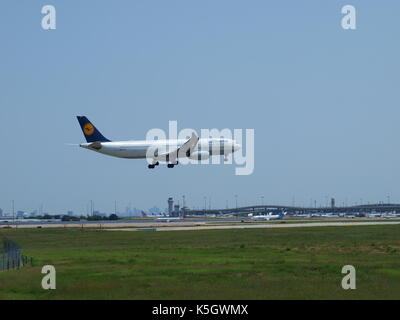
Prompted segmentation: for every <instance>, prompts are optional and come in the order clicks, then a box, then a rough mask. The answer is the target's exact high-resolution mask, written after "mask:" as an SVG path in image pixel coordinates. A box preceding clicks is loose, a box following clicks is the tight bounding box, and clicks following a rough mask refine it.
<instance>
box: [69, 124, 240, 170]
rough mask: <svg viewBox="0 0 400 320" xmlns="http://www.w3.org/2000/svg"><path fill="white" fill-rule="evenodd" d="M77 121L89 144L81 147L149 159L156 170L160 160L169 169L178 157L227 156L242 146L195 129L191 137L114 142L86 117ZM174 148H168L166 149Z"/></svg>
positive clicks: (149, 166) (107, 153)
mask: <svg viewBox="0 0 400 320" xmlns="http://www.w3.org/2000/svg"><path fill="white" fill-rule="evenodd" d="M77 119H78V122H79V124H80V126H81V129H82V131H83V135H84V136H85V138H86V142H87V143H81V144H80V145H79V146H80V147H82V148H85V149H88V150H92V151H95V152H99V153H102V154H105V155H109V156H113V157H117V158H125V159H146V158H150V159H151V161H152V163H151V164H149V165H148V168H149V169H154V168H155V167H156V166H158V165H159V164H160V162H165V163H167V167H168V168H173V167H174V166H175V165H177V164H178V163H179V162H178V159H179V158H189V159H193V160H207V159H208V158H209V157H210V155H211V156H213V155H223V156H224V160H225V161H227V160H228V158H227V157H228V155H229V154H231V153H234V152H236V151H237V150H239V149H240V145H239V144H238V143H236V141H235V140H232V139H222V138H210V139H200V138H199V137H198V136H197V135H196V133H195V132H193V133H192V136H191V138H190V139H186V140H185V139H168V140H135V141H111V140H109V139H107V138H106V137H104V136H103V135H102V134H101V133H100V131H99V130H97V128H96V127H95V126H94V125H93V124H92V123H91V122H90V121H89V119H88V118H86V117H85V116H77ZM168 147H169V148H170V149H172V150H169V151H167V148H168Z"/></svg>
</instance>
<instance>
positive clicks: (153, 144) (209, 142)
mask: <svg viewBox="0 0 400 320" xmlns="http://www.w3.org/2000/svg"><path fill="white" fill-rule="evenodd" d="M186 141H187V140H184V139H179V140H172V139H171V140H140V141H139V140H138V141H113V142H95V143H82V144H80V146H81V147H82V148H85V149H89V150H93V151H96V152H99V153H102V154H106V155H109V156H113V157H118V158H126V159H143V158H147V157H148V155H149V154H152V153H154V150H157V151H158V154H162V153H165V152H168V151H169V150H174V149H176V147H181V146H182V145H183V144H184V143H185V142H186ZM239 148H240V146H239V145H238V144H237V143H236V142H235V141H234V140H232V139H214V138H213V139H200V140H199V141H198V143H197V144H196V146H195V147H194V149H193V150H192V151H191V152H192V153H194V152H200V151H201V152H208V153H209V154H210V156H212V155H224V156H227V155H228V154H230V153H233V152H235V151H237V150H238V149H239ZM149 150H152V152H149Z"/></svg>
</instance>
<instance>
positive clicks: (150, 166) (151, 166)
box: [147, 161, 160, 169]
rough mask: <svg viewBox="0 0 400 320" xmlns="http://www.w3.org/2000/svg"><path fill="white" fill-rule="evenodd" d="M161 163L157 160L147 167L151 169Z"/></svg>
mask: <svg viewBox="0 0 400 320" xmlns="http://www.w3.org/2000/svg"><path fill="white" fill-rule="evenodd" d="M159 164H160V163H159V162H158V161H157V162H155V163H153V164H149V165H148V166H147V168H149V169H154V168H155V167H156V166H158V165H159Z"/></svg>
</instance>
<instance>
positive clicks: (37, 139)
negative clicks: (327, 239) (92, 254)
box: [0, 0, 400, 213]
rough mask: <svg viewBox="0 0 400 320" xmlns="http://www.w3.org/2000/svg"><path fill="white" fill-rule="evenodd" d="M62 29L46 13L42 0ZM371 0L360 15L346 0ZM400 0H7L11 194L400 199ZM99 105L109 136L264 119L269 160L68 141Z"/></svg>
mask: <svg viewBox="0 0 400 320" xmlns="http://www.w3.org/2000/svg"><path fill="white" fill-rule="evenodd" d="M47 4H51V5H54V6H55V7H56V10H57V29H56V30H51V31H44V30H42V28H41V18H42V14H41V8H42V6H44V5H47ZM346 4H351V5H354V6H355V7H356V9H357V30H352V31H345V30H343V29H342V28H341V24H340V21H341V17H342V14H341V8H342V6H344V5H346ZM399 14H400V3H399V2H398V1H383V2H378V1H366V0H363V1H355V0H353V1H352V0H348V1H318V0H306V1H294V0H292V1H285V0H284V1H261V0H260V1H237V0H234V1H232V0H229V1H228V0H219V1H207V0H206V1H194V0H190V1H183V0H180V1H173V0H172V1H161V0H159V1H128V0H126V1H123V0H120V1H101V0H100V1H99V0H96V1H94V0H91V1H89V0H86V1H77V0H68V1H66V0H64V1H53V0H47V1H30V0H18V1H11V0H3V1H2V3H1V10H0V15H1V17H0V39H1V50H0V61H1V62H0V63H1V64H0V66H1V69H0V86H1V94H0V121H1V122H0V136H1V140H2V144H1V146H2V147H1V153H0V164H1V169H0V174H1V178H0V194H1V197H0V208H3V209H5V210H6V211H9V210H10V207H11V200H12V199H15V202H16V208H17V209H22V210H32V209H35V208H38V207H39V205H40V204H41V203H43V204H44V210H45V211H50V212H57V213H65V212H66V211H67V210H74V211H76V212H84V210H85V208H86V205H87V203H88V201H90V200H91V199H92V200H93V201H94V202H95V209H100V210H102V211H111V210H113V207H114V200H117V201H118V205H119V209H120V210H122V209H124V207H125V206H126V205H127V204H128V203H131V204H132V206H135V207H139V208H149V207H152V206H153V205H157V206H159V207H161V208H165V207H166V204H167V203H166V201H167V198H168V197H169V196H172V197H175V198H179V199H181V197H182V195H186V199H187V203H188V204H189V205H190V206H199V207H202V206H203V203H204V200H203V197H204V196H207V197H210V196H211V199H212V206H213V207H225V206H226V201H227V200H228V203H229V205H230V206H234V195H235V194H237V195H238V202H239V205H246V204H250V203H260V202H261V200H260V199H261V198H260V197H261V196H264V202H265V203H287V204H290V203H292V199H293V197H295V202H296V204H299V205H309V204H310V200H311V199H315V200H317V201H318V203H320V204H325V203H326V197H335V198H336V201H337V203H338V204H342V203H343V202H345V201H346V199H347V202H348V203H349V204H351V203H354V202H358V203H359V202H360V201H361V200H360V199H363V202H364V203H366V202H367V201H370V202H377V201H387V195H390V197H391V201H392V202H400V194H399V191H398V190H399V188H398V181H399V178H400V174H399V166H400V161H399V160H400V145H399V142H398V141H399V139H398V137H399V136H400V134H399V129H398V119H399V116H400V108H399V100H400V99H399V87H398V85H399V71H400V68H399V67H400V63H399V56H400V43H399V41H398V38H399V30H400V20H399V19H398V16H399ZM76 115H86V116H88V117H89V119H91V120H92V121H93V122H94V124H95V125H96V126H97V127H98V128H99V129H100V130H101V131H102V133H103V134H104V135H105V136H107V137H108V138H110V139H116V140H122V139H143V138H144V137H145V135H146V132H147V131H148V130H149V129H151V128H163V129H165V130H167V129H168V121H169V120H177V121H178V126H179V129H183V128H193V129H197V130H200V129H201V128H219V129H223V128H231V129H234V128H243V129H245V128H253V129H254V130H255V171H254V173H253V174H252V175H250V176H236V175H235V174H234V167H233V166H229V165H220V166H207V165H205V166H198V165H196V166H181V167H179V166H178V167H176V168H174V169H167V168H164V167H160V168H157V169H155V170H148V169H147V164H146V161H145V160H123V159H116V158H111V157H105V156H101V155H98V154H96V153H94V152H89V151H88V150H84V149H81V148H78V147H73V146H68V145H66V143H80V142H83V141H84V138H83V135H82V133H81V131H80V129H79V126H78V123H77V121H76V118H75V116H76Z"/></svg>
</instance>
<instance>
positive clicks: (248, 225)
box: [106, 221, 400, 231]
mask: <svg viewBox="0 0 400 320" xmlns="http://www.w3.org/2000/svg"><path fill="white" fill-rule="evenodd" d="M394 224H400V221H382V222H379V221H378V222H310V223H279V224H276V223H274V224H272V223H269V224H267V223H265V224H259V223H257V224H251V223H244V224H241V225H226V226H221V225H220V226H182V227H175V226H174V227H161V228H149V229H147V228H142V229H138V228H124V229H121V228H114V229H106V230H112V231H176V230H216V229H255V228H307V227H342V226H373V225H394Z"/></svg>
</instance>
